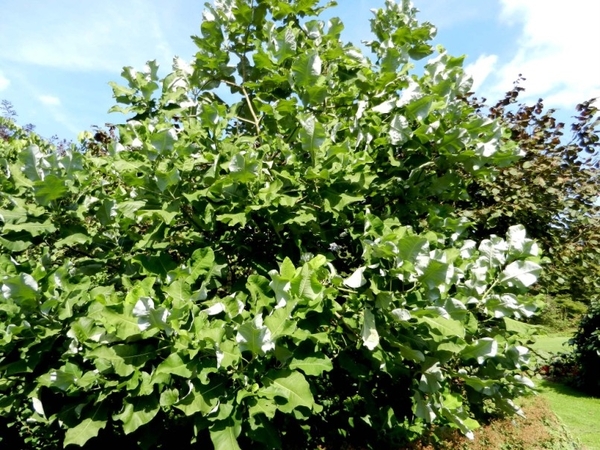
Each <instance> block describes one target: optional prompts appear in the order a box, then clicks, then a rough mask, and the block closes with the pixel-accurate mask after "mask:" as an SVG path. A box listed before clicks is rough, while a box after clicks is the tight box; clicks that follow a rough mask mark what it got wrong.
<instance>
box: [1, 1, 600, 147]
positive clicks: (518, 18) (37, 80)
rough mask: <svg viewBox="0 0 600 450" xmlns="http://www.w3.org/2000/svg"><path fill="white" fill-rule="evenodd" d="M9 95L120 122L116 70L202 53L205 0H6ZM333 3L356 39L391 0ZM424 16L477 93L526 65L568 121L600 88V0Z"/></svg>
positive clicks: (56, 126)
mask: <svg viewBox="0 0 600 450" xmlns="http://www.w3.org/2000/svg"><path fill="white" fill-rule="evenodd" d="M2 3H3V4H2V7H1V11H2V16H3V17H2V21H1V24H0V42H1V43H2V45H0V99H6V100H9V101H10V102H12V103H13V105H14V107H15V109H16V110H17V112H18V114H19V118H18V121H19V123H21V124H25V123H32V124H34V125H35V126H36V130H37V131H38V132H39V133H40V134H41V135H43V136H45V137H50V136H52V135H58V136H59V137H61V138H67V139H75V137H76V136H77V134H78V132H80V131H83V130H86V129H89V128H90V126H91V125H103V124H104V123H105V122H113V123H114V122H120V121H122V120H123V117H122V116H120V115H117V114H111V115H109V114H107V110H108V109H109V108H110V107H111V106H112V105H113V104H114V102H113V99H112V92H111V89H110V87H109V86H108V84H107V83H108V82H109V81H117V82H121V78H120V72H121V70H122V67H123V66H133V67H134V68H138V69H141V68H142V67H143V66H144V64H145V62H146V61H147V60H152V59H156V60H157V61H158V62H159V64H160V65H161V67H162V68H163V73H167V71H168V69H169V68H170V65H171V62H172V58H173V56H176V55H177V56H179V57H181V58H183V59H186V60H191V59H192V57H193V55H194V53H195V47H194V44H193V43H192V41H191V39H190V38H189V36H190V35H196V34H199V24H200V20H201V14H202V10H203V2H202V1H198V0H170V1H169V2H165V1H159V0H104V1H103V2H88V1H82V0H56V1H52V2H49V1H47V0H19V1H16V0H13V1H5V2H2ZM338 3H339V5H338V6H337V7H336V8H335V9H334V10H332V11H331V13H330V14H331V15H335V16H338V17H340V18H341V19H342V21H343V22H344V24H345V26H346V30H345V36H344V37H345V39H346V40H348V41H353V42H355V43H356V42H358V41H360V40H368V39H369V38H370V32H369V22H368V19H369V18H370V17H371V13H370V12H369V10H370V9H372V8H379V7H382V6H383V4H384V1H383V0H338ZM413 3H414V5H415V6H416V7H417V8H418V9H419V10H420V11H421V12H420V14H419V16H418V17H419V18H420V20H422V21H429V22H432V23H433V24H434V25H436V26H437V28H438V35H437V37H436V39H435V43H438V44H442V45H443V46H444V47H446V48H447V49H448V51H449V53H451V54H453V55H462V54H466V55H467V61H466V66H467V70H468V72H469V73H470V74H471V75H472V76H473V78H474V81H475V90H476V93H477V94H478V96H481V95H483V96H485V97H487V98H488V99H490V101H492V100H496V99H498V98H500V97H501V96H502V93H503V92H505V91H506V90H507V89H509V88H510V87H511V86H512V82H513V81H514V80H515V79H516V77H517V75H518V74H519V73H522V74H523V75H524V76H525V77H526V78H527V81H526V82H525V83H524V86H525V87H526V89H527V90H526V99H527V100H530V101H535V100H537V98H540V97H541V98H544V99H545V103H546V105H547V106H550V107H554V108H558V109H559V111H560V113H559V114H560V115H559V118H560V119H561V120H564V121H569V117H570V115H572V114H573V113H574V106H575V105H576V104H577V103H578V102H580V101H583V100H587V99H589V98H592V97H599V98H600V1H599V0H571V1H569V2H568V3H566V2H564V0H413Z"/></svg>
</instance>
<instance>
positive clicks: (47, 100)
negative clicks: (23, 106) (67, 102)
mask: <svg viewBox="0 0 600 450" xmlns="http://www.w3.org/2000/svg"><path fill="white" fill-rule="evenodd" d="M38 100H39V101H40V102H42V103H43V104H44V105H48V106H60V98H58V97H55V96H53V95H40V96H39V97H38Z"/></svg>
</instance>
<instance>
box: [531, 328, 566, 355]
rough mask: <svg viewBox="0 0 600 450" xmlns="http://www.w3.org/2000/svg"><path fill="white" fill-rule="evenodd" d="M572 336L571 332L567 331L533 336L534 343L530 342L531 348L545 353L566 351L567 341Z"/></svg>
mask: <svg viewBox="0 0 600 450" xmlns="http://www.w3.org/2000/svg"><path fill="white" fill-rule="evenodd" d="M572 336H573V332H569V331H565V332H560V333H549V334H543V335H539V336H536V337H535V343H533V344H531V348H532V349H533V350H536V351H539V350H541V351H543V352H547V353H561V352H567V351H568V350H569V348H570V347H569V345H567V342H568V340H569V339H571V337H572Z"/></svg>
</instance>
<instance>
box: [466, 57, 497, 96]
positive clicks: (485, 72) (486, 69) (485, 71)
mask: <svg viewBox="0 0 600 450" xmlns="http://www.w3.org/2000/svg"><path fill="white" fill-rule="evenodd" d="M497 62H498V56H497V55H481V56H480V57H479V58H477V60H476V61H475V62H474V63H472V64H469V65H467V66H466V67H465V71H466V72H467V73H468V74H469V75H470V76H471V77H472V78H473V88H472V90H473V91H475V92H477V91H478V89H479V87H480V86H481V85H482V84H483V83H484V82H485V80H486V79H487V77H488V76H489V75H490V74H491V73H492V71H493V70H494V68H495V67H496V64H497Z"/></svg>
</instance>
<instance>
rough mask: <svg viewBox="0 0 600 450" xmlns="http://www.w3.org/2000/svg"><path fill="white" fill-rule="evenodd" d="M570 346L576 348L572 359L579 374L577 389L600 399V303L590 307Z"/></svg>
mask: <svg viewBox="0 0 600 450" xmlns="http://www.w3.org/2000/svg"><path fill="white" fill-rule="evenodd" d="M569 344H571V345H572V346H573V347H574V348H573V352H572V355H571V357H572V359H573V360H574V366H575V367H576V368H577V372H578V373H577V375H578V377H577V380H576V381H577V383H576V385H577V387H579V388H581V389H582V390H584V391H585V392H587V393H589V394H590V395H594V396H596V397H600V380H599V379H598V373H599V371H600V302H593V303H592V304H591V305H590V307H589V310H588V311H587V313H586V314H584V315H583V317H582V319H581V322H580V324H579V328H578V329H577V331H576V332H575V335H574V336H573V338H572V339H571V340H570V341H569Z"/></svg>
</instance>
